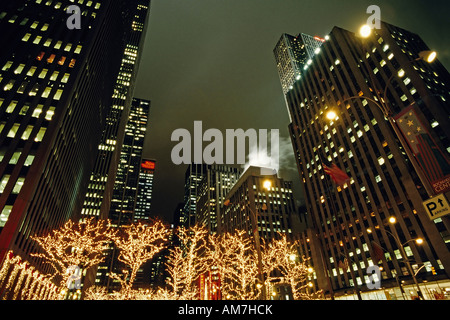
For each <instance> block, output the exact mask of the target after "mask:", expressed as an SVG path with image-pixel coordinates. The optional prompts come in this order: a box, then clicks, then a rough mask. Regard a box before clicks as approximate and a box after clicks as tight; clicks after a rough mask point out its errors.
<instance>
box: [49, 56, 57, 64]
mask: <svg viewBox="0 0 450 320" xmlns="http://www.w3.org/2000/svg"><path fill="white" fill-rule="evenodd" d="M55 57H56V55H55V54H51V55H50V57H48V59H47V63H53V60H55Z"/></svg>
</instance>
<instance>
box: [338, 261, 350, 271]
mask: <svg viewBox="0 0 450 320" xmlns="http://www.w3.org/2000/svg"><path fill="white" fill-rule="evenodd" d="M339 268H341V269H342V270H344V271H347V270H348V259H347V258H345V259H344V261H343V262H342V260H339Z"/></svg>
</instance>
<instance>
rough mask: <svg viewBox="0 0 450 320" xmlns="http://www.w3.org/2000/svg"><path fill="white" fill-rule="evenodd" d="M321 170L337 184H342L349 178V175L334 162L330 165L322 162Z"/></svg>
mask: <svg viewBox="0 0 450 320" xmlns="http://www.w3.org/2000/svg"><path fill="white" fill-rule="evenodd" d="M323 170H324V171H325V173H326V174H328V175H329V176H330V177H331V179H332V180H333V181H334V183H336V184H337V185H338V186H342V185H343V184H345V183H346V182H347V181H348V180H350V177H349V176H348V175H347V174H346V173H345V172H344V171H342V170H341V169H340V168H339V167H338V166H337V165H335V164H334V163H332V164H331V165H330V166H327V165H326V164H325V163H323Z"/></svg>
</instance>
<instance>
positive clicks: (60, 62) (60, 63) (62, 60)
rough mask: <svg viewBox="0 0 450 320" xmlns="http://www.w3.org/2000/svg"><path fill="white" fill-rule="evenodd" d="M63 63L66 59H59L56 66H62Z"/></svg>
mask: <svg viewBox="0 0 450 320" xmlns="http://www.w3.org/2000/svg"><path fill="white" fill-rule="evenodd" d="M64 62H66V57H64V56H62V57H61V59H59V61H58V64H59V65H61V66H62V65H64Z"/></svg>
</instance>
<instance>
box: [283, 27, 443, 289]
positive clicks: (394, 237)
mask: <svg viewBox="0 0 450 320" xmlns="http://www.w3.org/2000/svg"><path fill="white" fill-rule="evenodd" d="M427 51H429V48H428V47H427V45H426V44H425V43H424V42H423V41H422V39H421V38H420V37H419V36H418V35H417V34H414V33H412V32H409V31H407V30H404V29H401V28H398V27H395V26H393V25H390V24H387V23H382V28H381V29H376V30H372V34H371V35H370V36H369V37H368V38H361V37H359V36H358V35H355V34H354V33H352V32H349V31H346V30H343V29H341V28H338V27H335V28H334V29H333V30H332V32H331V33H330V34H329V35H328V36H327V41H326V42H325V43H324V44H323V45H322V46H321V48H320V52H319V51H318V53H317V54H316V55H315V56H314V57H313V58H312V61H311V63H310V64H309V65H307V68H306V70H304V72H303V74H302V76H301V77H300V78H299V79H298V80H297V81H296V82H295V83H294V84H293V86H292V89H291V90H289V91H288V92H287V93H286V101H287V105H288V109H289V112H290V117H291V120H292V123H291V124H290V125H289V130H290V133H291V139H292V143H293V146H294V152H295V155H296V160H297V165H298V170H299V172H300V178H301V180H302V181H303V183H304V189H305V198H306V204H307V211H308V213H309V214H310V216H311V218H312V222H313V228H314V231H315V232H314V234H317V237H318V238H317V240H318V241H317V243H318V245H320V246H321V249H322V251H323V262H324V265H325V269H326V270H325V271H324V272H323V275H324V276H325V277H327V278H328V279H327V280H329V286H328V288H323V289H324V290H325V291H327V292H333V291H334V292H338V291H345V290H348V289H350V290H353V289H355V288H356V289H357V290H356V291H358V290H367V286H366V283H367V282H368V274H367V271H366V269H367V267H368V266H370V265H378V264H379V265H380V266H382V267H383V268H382V271H381V279H380V280H381V283H382V286H383V287H387V288H389V287H393V286H397V280H404V281H405V283H412V282H413V278H412V275H411V274H412V273H417V276H416V279H417V281H419V282H421V281H423V280H428V281H431V280H438V279H442V278H448V276H449V275H450V254H449V248H450V233H449V230H450V228H449V227H450V223H449V218H448V216H447V217H442V218H439V219H434V220H431V219H430V217H429V216H428V214H427V213H426V211H425V208H424V206H423V201H425V200H428V199H429V198H430V197H432V196H435V195H436V194H443V195H444V196H446V197H447V198H449V191H448V190H449V189H447V190H445V189H441V190H440V192H438V190H437V189H435V188H434V189H433V188H432V186H433V181H432V180H431V179H430V180H428V179H427V177H428V176H430V175H431V174H430V172H434V173H435V176H434V178H433V179H434V182H436V181H445V180H446V179H447V177H448V176H447V174H448V171H447V166H448V163H449V160H448V159H449V152H450V148H449V146H450V143H449V137H450V123H449V117H448V115H449V101H450V94H449V91H448V87H449V85H450V76H449V73H448V71H447V70H446V69H445V68H444V67H443V66H442V64H441V63H440V62H439V61H434V62H433V63H428V62H427V61H426V59H427V58H426V53H427ZM424 59H425V60H424ZM430 61H431V59H430ZM331 111H332V112H331ZM387 120H389V121H387ZM405 124H406V127H405ZM408 128H409V130H408ZM422 134H423V135H424V136H422ZM418 139H421V140H420V146H421V147H420V148H419V147H418V144H419V143H417V142H416V141H415V140H418ZM407 148H411V150H408V149H407ZM429 150H431V151H429ZM437 155H438V156H437ZM346 176H347V177H348V179H343V181H339V179H338V178H339V177H346ZM333 178H334V179H333ZM335 181H337V183H336V182H335ZM428 182H429V184H428V185H427V183H428ZM444 185H445V184H444ZM419 238H420V239H421V240H422V241H419V242H417V243H416V242H415V240H416V239H419ZM380 248H381V250H380ZM380 251H381V252H380ZM344 262H345V263H348V267H345V266H344V265H345V263H344ZM409 267H411V269H412V272H411V270H410V268H409Z"/></svg>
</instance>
